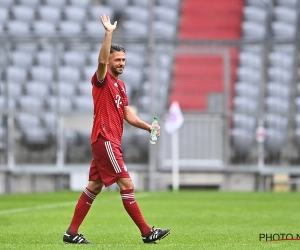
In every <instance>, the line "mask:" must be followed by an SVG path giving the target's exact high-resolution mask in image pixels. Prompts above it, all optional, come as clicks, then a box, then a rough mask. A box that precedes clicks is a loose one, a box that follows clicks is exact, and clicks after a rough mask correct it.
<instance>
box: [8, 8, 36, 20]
mask: <svg viewBox="0 0 300 250" xmlns="http://www.w3.org/2000/svg"><path fill="white" fill-rule="evenodd" d="M11 12H12V15H13V17H14V19H15V20H18V21H24V22H31V21H33V20H34V19H35V12H34V9H33V8H31V7H29V6H22V5H15V6H14V7H13V8H12V9H11Z"/></svg>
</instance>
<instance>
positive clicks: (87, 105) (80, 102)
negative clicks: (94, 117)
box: [73, 96, 94, 112]
mask: <svg viewBox="0 0 300 250" xmlns="http://www.w3.org/2000/svg"><path fill="white" fill-rule="evenodd" d="M73 105H74V110H75V111H84V112H93V108H94V107H93V100H92V98H91V97H90V96H77V97H76V98H74V100H73Z"/></svg>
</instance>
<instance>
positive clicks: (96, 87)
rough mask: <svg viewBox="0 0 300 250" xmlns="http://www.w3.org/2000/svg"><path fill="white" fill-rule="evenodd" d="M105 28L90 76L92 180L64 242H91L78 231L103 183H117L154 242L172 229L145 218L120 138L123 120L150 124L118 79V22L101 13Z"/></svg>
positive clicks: (121, 62) (144, 232) (147, 240)
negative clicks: (115, 42)
mask: <svg viewBox="0 0 300 250" xmlns="http://www.w3.org/2000/svg"><path fill="white" fill-rule="evenodd" d="M101 21H102V24H103V26H104V28H105V29H106V33H105V37H104V41H103V43H102V46H101V50H100V53H99V57H98V68H97V70H96V72H95V74H94V76H93V77H92V79H91V83H92V85H93V89H92V95H93V100H94V123H93V129H92V135H91V144H92V153H93V160H92V162H91V165H90V173H89V182H88V185H87V187H86V189H85V190H84V192H83V193H82V195H81V196H80V198H79V200H78V203H77V205H76V207H75V211H74V215H73V218H72V221H71V224H70V226H69V228H68V229H67V231H66V233H65V234H64V236H63V241H64V242H65V243H74V244H90V243H91V242H90V241H88V240H87V239H85V238H84V237H83V235H82V234H79V233H78V228H79V227H80V225H81V223H82V222H83V220H84V218H85V216H86V215H87V213H88V211H89V209H90V207H91V205H92V203H93V201H94V199H95V198H96V196H97V195H98V194H99V193H100V192H101V190H102V187H103V186H104V185H105V186H110V185H111V184H113V183H117V185H118V186H119V188H120V194H121V198H122V202H123V205H124V208H125V210H126V211H127V213H128V214H129V216H130V217H131V218H132V220H133V221H134V223H135V224H136V225H137V227H138V228H139V230H140V232H141V235H142V240H143V242H144V243H153V242H155V241H156V240H160V239H162V238H164V237H166V236H167V235H168V234H169V233H170V231H171V230H170V229H165V230H161V229H159V228H154V227H153V228H151V227H150V226H149V225H148V224H147V223H146V222H145V220H144V218H143V216H142V213H141V211H140V209H139V206H138V204H137V202H136V200H135V197H134V185H133V183H132V181H131V179H130V175H129V173H128V171H127V169H126V166H125V164H124V161H123V158H122V150H121V138H122V133H123V120H124V119H125V120H126V121H127V122H128V123H129V124H131V125H132V126H135V127H137V128H141V129H144V130H147V131H148V132H151V125H150V124H148V123H146V122H144V121H142V120H141V119H140V118H139V117H137V115H136V114H135V113H134V112H133V111H132V110H131V109H130V107H129V106H128V100H127V96H126V87H125V85H124V83H123V82H122V81H121V80H120V79H119V75H121V74H122V73H123V70H124V66H125V49H124V48H123V47H122V46H120V45H111V40H112V35H113V32H114V30H115V29H116V27H117V22H114V24H111V22H110V18H109V16H106V15H102V16H101ZM157 135H158V136H159V135H160V129H159V130H158V134H157Z"/></svg>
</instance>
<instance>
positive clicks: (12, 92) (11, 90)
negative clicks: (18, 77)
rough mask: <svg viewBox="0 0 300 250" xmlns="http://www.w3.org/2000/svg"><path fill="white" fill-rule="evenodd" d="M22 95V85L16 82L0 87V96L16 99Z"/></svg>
mask: <svg viewBox="0 0 300 250" xmlns="http://www.w3.org/2000/svg"><path fill="white" fill-rule="evenodd" d="M6 88H7V89H6ZM6 94H8V95H6ZM22 94H23V84H20V83H16V82H7V83H1V85H0V95H2V96H6V97H8V98H13V99H16V98H19V97H20V96H21V95H22Z"/></svg>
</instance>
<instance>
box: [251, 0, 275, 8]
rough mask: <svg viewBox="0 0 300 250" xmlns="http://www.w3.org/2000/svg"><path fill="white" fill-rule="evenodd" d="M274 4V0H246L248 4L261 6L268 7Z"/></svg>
mask: <svg viewBox="0 0 300 250" xmlns="http://www.w3.org/2000/svg"><path fill="white" fill-rule="evenodd" d="M271 4H272V0H264V1H261V0H246V5H249V6H256V7H259V8H263V9H267V8H268V7H269V6H270V5H271Z"/></svg>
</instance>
